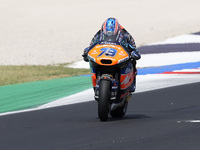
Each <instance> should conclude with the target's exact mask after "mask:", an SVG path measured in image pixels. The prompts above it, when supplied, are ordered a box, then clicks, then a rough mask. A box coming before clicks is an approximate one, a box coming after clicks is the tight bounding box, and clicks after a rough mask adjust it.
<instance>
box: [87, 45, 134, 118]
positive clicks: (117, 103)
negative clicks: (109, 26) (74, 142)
mask: <svg viewBox="0 0 200 150" xmlns="http://www.w3.org/2000/svg"><path fill="white" fill-rule="evenodd" d="M88 60H89V63H90V69H91V73H92V84H93V88H94V93H95V96H94V97H95V100H96V101H97V102H98V116H99V119H100V120H101V121H107V119H108V116H109V115H111V116H112V117H115V118H116V117H123V116H124V115H125V113H126V111H127V106H128V101H129V99H130V97H131V93H130V90H131V88H132V86H133V82H134V79H135V74H134V69H133V65H132V63H131V59H130V55H129V53H128V52H127V51H126V50H125V49H124V48H123V47H122V46H120V45H118V44H115V43H111V44H110V43H105V44H97V45H96V46H95V47H93V48H92V49H91V50H90V51H89V52H88Z"/></svg>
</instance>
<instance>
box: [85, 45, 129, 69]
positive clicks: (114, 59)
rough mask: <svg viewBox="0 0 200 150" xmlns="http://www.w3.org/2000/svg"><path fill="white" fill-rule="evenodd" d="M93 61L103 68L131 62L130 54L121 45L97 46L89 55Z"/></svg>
mask: <svg viewBox="0 0 200 150" xmlns="http://www.w3.org/2000/svg"><path fill="white" fill-rule="evenodd" d="M88 57H89V59H90V60H91V61H93V62H95V63H97V64H98V65H103V66H113V65H117V64H119V63H121V62H124V61H127V60H129V54H128V53H127V52H126V50H124V49H123V48H122V47H121V46H120V45H109V44H104V45H100V44H98V45H96V46H95V47H94V48H93V49H91V50H90V51H89V53H88Z"/></svg>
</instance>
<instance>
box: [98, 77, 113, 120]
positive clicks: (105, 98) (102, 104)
mask: <svg viewBox="0 0 200 150" xmlns="http://www.w3.org/2000/svg"><path fill="white" fill-rule="evenodd" d="M109 111H110V81H109V80H101V81H100V89H99V100H98V116H99V119H100V120H101V121H107V120H108V114H109Z"/></svg>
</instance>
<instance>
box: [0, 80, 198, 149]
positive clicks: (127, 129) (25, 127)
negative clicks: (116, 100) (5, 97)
mask: <svg viewBox="0 0 200 150" xmlns="http://www.w3.org/2000/svg"><path fill="white" fill-rule="evenodd" d="M199 89H200V82H199V83H193V84H186V85H182V86H175V87H170V88H164V89H159V90H154V91H148V92H143V93H137V94H134V95H133V97H132V98H131V100H130V103H129V106H128V112H127V114H126V116H125V117H124V118H121V119H120V118H118V119H113V118H109V120H108V121H107V122H101V121H99V119H98V117H97V102H96V101H91V102H85V103H79V104H73V105H67V106H61V107H56V108H50V109H44V110H39V111H32V112H26V113H19V114H12V115H6V116H0V149H1V150H39V149H41V150H47V149H48V150H72V149H95V150H102V149H109V150H110V149H126V150H129V149H130V150H133V149H135V150H139V149H140V150H146V149H148V150H155V149H156V150H161V149H162V150H165V149H166V150H169V149H174V150H196V149H199V147H200V142H199V139H200V123H198V122H197V123H195V122H190V120H200V116H199V114H200V101H199V97H200V92H199Z"/></svg>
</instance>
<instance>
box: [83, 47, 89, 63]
mask: <svg viewBox="0 0 200 150" xmlns="http://www.w3.org/2000/svg"><path fill="white" fill-rule="evenodd" d="M88 52H89V47H87V48H86V49H84V51H83V55H82V57H83V60H84V61H86V62H88V61H89V60H88V58H87V54H88Z"/></svg>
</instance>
